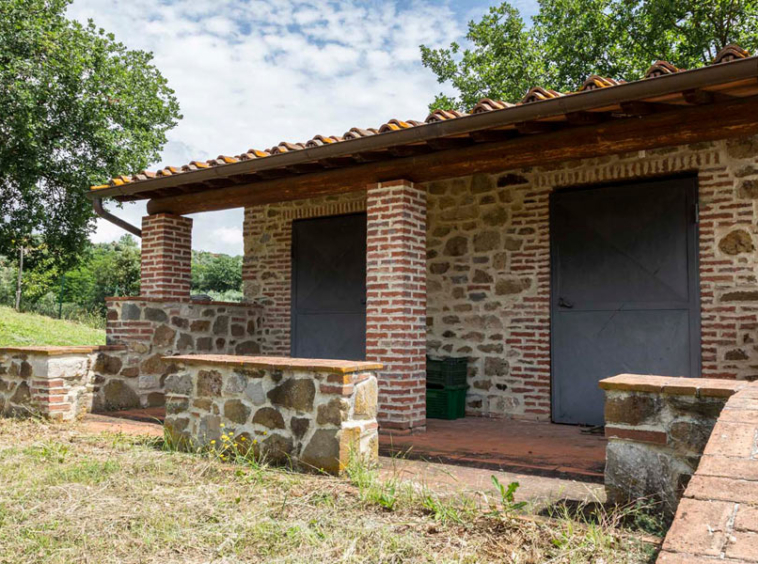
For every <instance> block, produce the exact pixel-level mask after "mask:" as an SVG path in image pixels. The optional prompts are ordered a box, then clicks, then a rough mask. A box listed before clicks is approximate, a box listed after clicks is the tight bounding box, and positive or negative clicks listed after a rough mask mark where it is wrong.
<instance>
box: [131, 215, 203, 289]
mask: <svg viewBox="0 0 758 564" xmlns="http://www.w3.org/2000/svg"><path fill="white" fill-rule="evenodd" d="M191 247H192V220H191V219H189V218H187V217H182V216H178V215H171V214H168V213H160V214H156V215H147V216H145V217H143V218H142V274H141V284H140V295H141V296H142V297H147V298H167V299H180V300H181V299H189V296H190V284H191V282H192V280H191V278H192V276H191V271H190V270H191V263H192V252H191Z"/></svg>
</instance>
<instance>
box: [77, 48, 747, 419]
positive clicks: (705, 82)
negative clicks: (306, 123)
mask: <svg viewBox="0 0 758 564" xmlns="http://www.w3.org/2000/svg"><path fill="white" fill-rule="evenodd" d="M90 196H91V197H92V198H93V200H94V201H95V204H96V208H99V206H100V203H101V200H102V199H103V198H115V199H117V200H120V201H132V200H137V199H146V200H149V202H148V213H149V215H148V216H146V217H145V218H144V220H143V225H142V230H141V235H142V237H143V254H142V267H143V270H142V296H139V297H135V298H127V299H120V300H119V301H118V302H115V301H114V302H112V304H111V309H110V311H109V326H108V333H109V340H110V343H111V344H124V345H126V346H127V347H129V350H130V352H129V353H128V355H129V356H130V358H131V361H129V362H123V363H122V364H123V368H120V367H121V365H119V368H120V371H116V373H114V374H112V378H113V379H119V380H123V381H125V382H127V383H128V385H130V386H132V387H133V388H134V391H135V395H137V396H138V397H140V398H141V401H142V402H143V404H144V403H146V402H148V401H151V402H152V401H155V400H156V399H157V398H159V397H160V393H161V391H162V389H161V387H162V386H163V380H164V379H165V378H164V377H165V374H166V372H167V371H170V370H169V369H166V367H165V366H162V367H160V370H159V369H157V368H155V367H153V368H152V369H153V372H154V374H152V375H151V374H146V373H144V372H145V371H144V370H142V371H141V372H140V367H144V363H145V359H146V355H149V354H153V353H152V352H151V347H153V348H154V346H155V339H158V342H159V344H161V343H162V344H161V353H162V354H174V353H182V354H187V353H192V352H214V353H219V352H221V353H227V354H244V355H254V354H263V355H273V356H293V357H303V358H333V359H350V360H370V361H378V362H381V363H382V364H383V365H384V369H383V371H382V372H381V373H380V374H379V421H380V425H381V426H382V428H384V429H394V430H397V431H420V430H423V428H424V426H425V363H426V356H427V355H430V356H457V357H461V356H462V357H467V358H468V359H469V365H468V366H469V375H468V379H469V385H470V388H469V390H468V396H467V413H468V414H470V415H479V416H486V417H515V418H526V419H534V420H552V421H555V422H562V423H581V424H600V423H602V421H603V411H602V410H603V396H602V393H601V391H600V390H599V388H598V385H597V383H598V381H599V380H601V379H603V378H606V377H609V376H613V375H615V374H619V373H624V372H631V373H640V374H666V375H671V376H691V377H697V376H701V375H702V376H710V377H718V378H729V379H753V378H755V377H756V376H757V375H758V345H757V344H756V342H755V341H756V338H757V336H756V327H758V279H756V266H757V265H756V259H755V252H754V250H755V244H756V235H757V234H758V232H757V231H756V230H757V229H758V228H757V221H758V217H756V214H757V213H758V210H757V209H756V201H757V199H758V58H756V57H750V56H749V55H748V53H746V52H745V51H743V50H742V49H740V48H739V47H736V46H730V47H727V48H726V49H724V50H723V51H722V52H721V53H719V55H718V56H717V57H716V59H715V60H714V61H713V63H712V64H711V65H708V66H706V67H703V68H699V69H694V70H688V71H682V70H679V69H677V68H675V67H674V66H672V65H671V64H669V63H666V62H660V61H659V62H657V63H656V64H654V65H653V66H652V67H651V68H650V69H649V70H648V72H647V73H646V75H645V77H644V78H641V79H640V80H638V81H634V82H629V83H623V82H619V81H616V80H613V79H609V78H603V77H598V76H592V77H589V78H588V79H587V80H586V81H585V82H584V85H583V86H582V88H581V90H580V91H579V92H574V93H560V92H556V91H553V90H546V89H543V88H533V89H532V90H530V91H529V92H528V93H527V94H526V96H525V97H524V99H523V100H522V101H521V102H520V103H518V104H507V103H504V102H499V101H493V100H488V99H485V100H482V101H481V102H479V104H477V105H476V107H474V108H473V109H472V111H471V113H470V114H463V113H460V112H456V111H441V110H438V111H435V112H433V113H432V114H430V115H429V117H428V118H427V119H426V120H425V121H424V122H416V121H400V120H391V121H390V122H388V123H386V124H384V125H382V126H381V127H379V128H378V129H367V130H364V129H358V128H354V129H351V130H350V131H348V132H347V133H346V134H345V135H343V136H342V137H324V136H317V137H315V138H313V139H311V140H310V141H308V142H307V143H281V144H280V145H278V146H276V147H273V148H271V149H269V150H266V151H259V150H252V149H251V150H249V151H248V152H246V153H243V154H240V155H237V156H234V157H229V156H221V157H219V158H218V159H213V160H210V161H202V162H201V161H193V162H191V163H189V164H187V165H185V166H182V167H178V168H175V167H167V168H165V169H163V170H160V171H157V172H155V173H151V172H142V173H139V174H135V175H132V176H122V177H119V178H115V179H112V180H111V181H110V182H109V183H108V184H104V185H102V186H95V187H93V189H92V191H91V193H90ZM238 207H244V208H245V220H244V240H245V241H244V242H245V260H244V267H243V278H244V285H245V298H246V303H245V304H237V305H231V304H221V305H219V304H206V305H205V306H202V305H197V304H194V305H192V302H191V300H190V274H189V270H190V268H189V260H190V254H189V249H190V246H191V219H189V218H186V217H184V216H185V215H187V214H192V213H198V212H203V211H213V210H222V209H229V208H238ZM99 209H101V208H99ZM132 231H133V232H138V231H139V230H136V229H135V228H132ZM140 304H141V305H140ZM135 308H136V309H135ZM188 308H189V309H191V310H192V311H189V310H188ZM193 308H194V309H193ZM219 308H220V309H219ZM156 309H157V310H164V311H165V312H166V315H165V319H163V317H161V320H158V321H156V320H155V319H150V318H146V317H145V316H146V315H147V311H149V310H150V311H152V310H156ZM137 310H139V312H140V313H139V315H137V313H136V311H137ZM184 310H186V311H184ZM179 311H184V314H181V315H180V314H177V313H176V312H179ZM129 312H131V313H129ZM206 312H207V313H208V316H209V317H210V318H212V320H213V326H211V324H210V321H209V322H208V323H207V324H199V323H198V322H199V321H202V318H203V316H205V314H206ZM132 314H134V316H133V317H129V316H130V315H132ZM151 315H153V317H155V316H156V314H154V313H153V314H151ZM174 320H176V323H174ZM219 320H224V321H219ZM177 324H178V325H177ZM196 324H197V325H196ZM201 325H203V331H202V334H200V333H198V332H197V331H195V329H198V330H199V329H200V328H201ZM205 325H207V326H205ZM217 325H218V326H217ZM161 327H166V329H162V328H161ZM159 330H160V331H161V334H160V335H158V333H157V332H158V331H159ZM135 343H137V344H136V345H135ZM140 351H142V352H140ZM135 367H136V368H135ZM148 368H150V367H148ZM130 369H131V371H130V372H129V373H128V374H125V373H122V372H123V371H125V370H130ZM151 394H152V395H151ZM150 398H152V399H150Z"/></svg>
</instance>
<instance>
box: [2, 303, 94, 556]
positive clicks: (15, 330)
mask: <svg viewBox="0 0 758 564" xmlns="http://www.w3.org/2000/svg"><path fill="white" fill-rule="evenodd" d="M104 344H105V331H103V330H102V329H94V328H92V327H88V326H87V325H82V324H81V323H74V322H73V321H65V320H61V319H52V318H50V317H45V316H43V315H36V314H34V313H18V312H17V311H15V310H14V309H13V308H10V307H4V306H0V347H14V346H25V345H104ZM0 562H2V556H0Z"/></svg>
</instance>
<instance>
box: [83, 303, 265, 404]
mask: <svg viewBox="0 0 758 564" xmlns="http://www.w3.org/2000/svg"><path fill="white" fill-rule="evenodd" d="M106 303H107V307H108V312H107V326H106V336H107V342H108V344H109V345H116V344H119V345H123V346H124V347H125V350H124V351H121V352H118V353H114V354H103V355H101V357H100V361H99V362H100V369H99V370H98V374H99V377H98V379H97V381H96V385H95V394H96V395H95V407H96V408H97V409H106V410H112V409H121V408H128V407H138V406H142V407H148V406H158V405H163V404H164V389H163V388H164V383H165V380H166V377H167V376H168V375H169V374H171V373H173V372H175V371H176V367H175V366H174V365H173V363H172V362H171V361H170V360H165V358H164V357H168V356H171V355H176V354H190V353H216V354H236V355H252V354H258V353H259V352H260V346H259V344H258V330H259V327H260V324H261V311H260V308H259V307H258V306H255V305H251V304H239V303H226V302H193V301H187V300H165V299H162V298H144V297H135V298H108V299H107V300H106Z"/></svg>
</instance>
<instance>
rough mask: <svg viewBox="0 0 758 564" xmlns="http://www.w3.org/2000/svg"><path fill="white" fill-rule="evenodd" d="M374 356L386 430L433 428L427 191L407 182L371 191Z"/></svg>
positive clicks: (369, 281) (369, 332) (369, 302)
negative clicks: (428, 342)
mask: <svg viewBox="0 0 758 564" xmlns="http://www.w3.org/2000/svg"><path fill="white" fill-rule="evenodd" d="M366 215H367V240H366V248H367V251H366V360H375V361H378V362H381V363H383V364H384V370H382V371H380V373H379V375H378V377H379V422H380V425H381V426H382V428H383V429H385V430H386V429H396V430H405V431H421V430H423V429H425V425H426V191H425V189H424V188H423V187H416V186H414V184H413V183H411V182H408V181H404V180H399V181H395V182H384V183H380V184H373V185H370V186H368V188H367V204H366Z"/></svg>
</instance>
